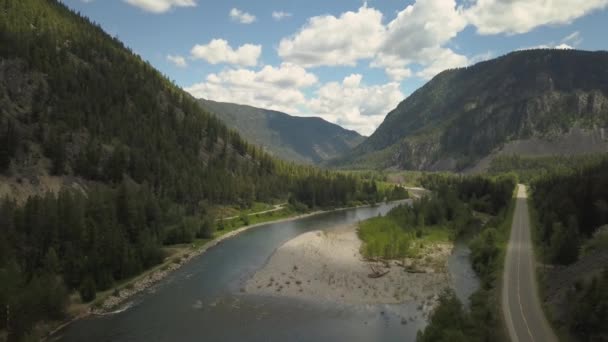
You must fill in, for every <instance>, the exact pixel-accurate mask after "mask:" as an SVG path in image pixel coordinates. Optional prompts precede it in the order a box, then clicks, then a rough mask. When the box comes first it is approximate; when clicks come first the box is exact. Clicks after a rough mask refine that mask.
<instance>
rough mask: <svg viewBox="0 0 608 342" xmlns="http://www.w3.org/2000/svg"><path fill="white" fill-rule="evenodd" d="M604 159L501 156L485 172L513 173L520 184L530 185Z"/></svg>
mask: <svg viewBox="0 0 608 342" xmlns="http://www.w3.org/2000/svg"><path fill="white" fill-rule="evenodd" d="M605 158H606V157H605V155H603V154H588V155H573V156H544V157H525V156H518V155H501V156H497V157H495V158H494V159H492V162H491V163H490V167H489V168H488V170H487V172H488V173H490V174H504V173H513V174H515V175H517V178H518V179H519V181H520V182H521V183H531V182H533V181H535V180H537V179H543V178H546V177H548V176H550V175H552V174H555V173H565V172H572V171H574V170H577V169H580V168H582V167H585V166H592V165H594V164H596V163H597V162H598V161H600V160H602V159H605Z"/></svg>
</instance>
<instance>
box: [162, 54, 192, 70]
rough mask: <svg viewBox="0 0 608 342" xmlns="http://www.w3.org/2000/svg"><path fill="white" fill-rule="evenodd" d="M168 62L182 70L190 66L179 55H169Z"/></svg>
mask: <svg viewBox="0 0 608 342" xmlns="http://www.w3.org/2000/svg"><path fill="white" fill-rule="evenodd" d="M167 60H168V61H169V62H171V63H172V64H173V65H175V66H177V67H180V68H185V67H187V66H188V62H186V59H185V58H184V57H182V56H179V55H167Z"/></svg>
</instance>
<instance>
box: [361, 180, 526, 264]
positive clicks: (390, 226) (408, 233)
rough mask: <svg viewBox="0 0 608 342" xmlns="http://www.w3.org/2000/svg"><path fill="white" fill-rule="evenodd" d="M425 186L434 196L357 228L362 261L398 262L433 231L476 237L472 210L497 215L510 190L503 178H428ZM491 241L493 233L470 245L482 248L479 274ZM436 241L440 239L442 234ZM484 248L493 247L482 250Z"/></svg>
mask: <svg viewBox="0 0 608 342" xmlns="http://www.w3.org/2000/svg"><path fill="white" fill-rule="evenodd" d="M425 183H426V185H427V186H428V187H429V188H431V189H433V190H434V192H433V193H431V194H430V195H427V196H424V197H422V198H420V199H418V200H415V201H414V202H413V203H412V205H401V206H398V207H396V208H393V209H392V210H391V211H389V213H388V214H387V215H386V216H385V217H376V218H371V219H369V220H366V221H364V222H362V223H361V224H360V225H359V230H358V234H359V237H360V238H361V240H362V241H363V242H364V245H363V248H362V253H363V255H365V256H366V257H368V258H376V257H381V258H386V259H396V258H403V257H406V256H410V255H411V254H413V253H414V252H413V251H412V248H411V246H412V244H413V242H415V241H416V240H432V238H433V234H434V232H435V231H443V232H445V231H447V232H448V237H451V238H453V237H455V236H457V235H461V234H467V233H468V234H472V233H476V232H477V230H478V228H479V227H480V225H481V224H480V222H479V220H478V219H476V218H475V216H474V215H473V210H476V211H480V212H484V213H488V214H495V213H497V212H498V213H500V212H502V211H503V210H504V206H505V205H507V204H508V203H509V199H510V198H511V196H512V193H513V188H514V186H515V182H514V180H513V179H512V178H507V177H499V178H486V177H454V176H445V175H433V176H430V177H429V178H428V179H426V180H425ZM433 227H435V228H438V227H440V229H433ZM495 235H496V233H495V231H493V230H488V231H484V232H483V234H482V235H480V236H479V237H477V238H476V239H475V240H474V242H473V245H474V246H478V245H479V246H480V247H483V248H485V249H483V248H480V249H479V250H477V252H478V255H477V267H479V271H482V270H483V269H486V268H488V267H489V266H488V265H489V264H491V263H492V261H493V260H494V259H495V258H496V255H497V254H498V251H497V250H496V238H495ZM438 237H439V238H445V234H439V235H438ZM486 243H492V245H488V246H486ZM414 245H415V244H414ZM492 266H493V265H492ZM474 267H475V266H474Z"/></svg>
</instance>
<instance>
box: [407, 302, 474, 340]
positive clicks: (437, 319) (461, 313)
mask: <svg viewBox="0 0 608 342" xmlns="http://www.w3.org/2000/svg"><path fill="white" fill-rule="evenodd" d="M474 329H476V328H475V326H474V325H473V323H472V322H471V318H470V316H469V313H468V312H466V311H465V310H464V308H463V307H462V303H460V301H459V300H458V297H456V294H455V293H454V292H453V291H445V292H444V293H442V294H441V295H440V296H439V303H438V306H437V309H435V310H434V311H433V313H432V314H431V316H430V317H429V325H428V326H427V328H426V329H424V330H423V331H419V332H418V336H417V337H416V341H418V342H459V341H462V342H465V341H466V342H468V341H475V340H473V339H471V337H472V336H471V333H472V332H473V331H474Z"/></svg>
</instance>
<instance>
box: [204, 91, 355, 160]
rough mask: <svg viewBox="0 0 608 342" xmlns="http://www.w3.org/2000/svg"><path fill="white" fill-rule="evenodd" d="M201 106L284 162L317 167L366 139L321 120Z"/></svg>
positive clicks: (251, 109)
mask: <svg viewBox="0 0 608 342" xmlns="http://www.w3.org/2000/svg"><path fill="white" fill-rule="evenodd" d="M199 103H200V105H201V106H202V107H203V108H204V109H206V110H207V111H209V112H210V113H213V114H215V115H216V116H217V117H218V118H220V119H221V120H222V121H223V122H224V123H225V124H226V125H227V126H228V127H230V128H233V129H235V130H236V131H238V132H239V133H240V134H242V135H243V137H245V139H247V141H249V142H251V143H255V144H256V145H259V146H262V147H264V150H266V151H267V152H269V153H271V154H272V155H274V156H277V157H279V158H281V159H284V160H291V161H295V162H300V163H315V164H316V163H320V162H322V161H325V160H328V159H332V158H336V157H339V156H342V155H343V154H345V153H347V152H349V151H350V150H351V149H352V148H353V147H355V146H357V145H358V144H359V143H361V142H362V141H363V140H364V137H362V136H361V135H359V133H357V132H355V131H351V130H347V129H344V128H342V127H340V126H338V125H336V124H333V123H331V122H327V121H325V120H323V119H321V118H317V117H299V116H291V115H288V114H285V113H282V112H278V111H274V110H268V109H262V108H256V107H251V106H245V105H238V104H234V103H224V102H215V101H211V100H205V99H200V100H199Z"/></svg>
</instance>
